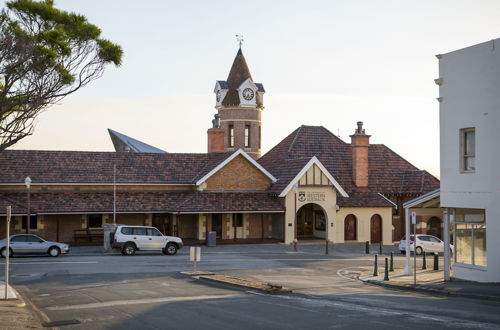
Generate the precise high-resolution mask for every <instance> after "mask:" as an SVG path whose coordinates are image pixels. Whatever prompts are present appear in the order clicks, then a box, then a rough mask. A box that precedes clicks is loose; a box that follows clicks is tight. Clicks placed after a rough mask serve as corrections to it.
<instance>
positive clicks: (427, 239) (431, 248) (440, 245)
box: [399, 234, 453, 255]
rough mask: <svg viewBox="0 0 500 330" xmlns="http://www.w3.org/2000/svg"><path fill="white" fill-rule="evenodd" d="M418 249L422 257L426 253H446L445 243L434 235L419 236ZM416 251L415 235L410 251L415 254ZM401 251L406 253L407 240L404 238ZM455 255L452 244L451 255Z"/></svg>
mask: <svg viewBox="0 0 500 330" xmlns="http://www.w3.org/2000/svg"><path fill="white" fill-rule="evenodd" d="M416 245H417V248H416V250H415V251H416V252H415V253H416V254H417V255H420V254H422V253H424V252H426V253H443V252H444V242H443V241H442V240H440V239H439V238H437V237H436V236H432V235H420V234H419V235H417V244H416ZM414 249H415V244H414V238H413V235H410V251H411V252H413V251H414ZM399 251H401V253H403V254H405V253H406V239H405V237H404V236H403V239H401V241H400V242H399ZM452 253H453V245H451V244H450V254H452Z"/></svg>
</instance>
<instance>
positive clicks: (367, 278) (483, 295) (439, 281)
mask: <svg viewBox="0 0 500 330" xmlns="http://www.w3.org/2000/svg"><path fill="white" fill-rule="evenodd" d="M359 279H360V280H361V281H363V282H366V283H369V284H373V285H378V286H383V287H386V288H391V289H399V290H408V291H416V292H422V293H429V294H436V295H442V296H456V297H464V298H474V299H483V300H491V301H498V302H500V284H495V283H476V282H467V281H460V280H453V279H452V280H451V281H446V282H445V281H444V274H443V271H442V270H437V271H436V270H417V281H416V285H414V284H413V283H414V277H413V273H412V274H411V275H404V270H403V269H395V270H394V272H389V280H388V281H384V269H383V268H381V269H380V268H379V275H378V276H373V271H371V272H369V273H368V272H365V273H364V274H362V275H360V276H359Z"/></svg>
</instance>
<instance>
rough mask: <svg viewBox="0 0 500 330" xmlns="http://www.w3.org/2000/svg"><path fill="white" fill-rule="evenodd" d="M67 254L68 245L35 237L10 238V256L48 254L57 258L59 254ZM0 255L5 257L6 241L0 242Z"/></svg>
mask: <svg viewBox="0 0 500 330" xmlns="http://www.w3.org/2000/svg"><path fill="white" fill-rule="evenodd" d="M68 252H69V245H68V244H64V243H58V242H49V241H46V240H44V239H43V238H40V237H38V236H36V235H31V234H18V235H12V236H10V256H13V255H16V254H48V255H49V256H51V257H57V256H59V255H60V254H61V253H62V254H65V253H68ZM0 255H1V256H2V258H5V257H6V256H7V239H5V238H4V239H3V240H1V241H0Z"/></svg>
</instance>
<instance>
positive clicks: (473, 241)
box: [453, 219, 488, 269]
mask: <svg viewBox="0 0 500 330" xmlns="http://www.w3.org/2000/svg"><path fill="white" fill-rule="evenodd" d="M459 225H468V226H470V239H471V251H470V252H471V263H466V262H460V261H457V255H458V253H457V248H458V242H457V238H458V236H457V227H458V226H459ZM476 226H484V227H485V228H486V227H487V226H486V219H485V221H484V222H470V221H457V222H455V225H454V228H453V236H454V237H453V240H454V245H453V246H454V251H453V252H454V253H453V259H454V260H453V261H454V262H455V264H457V265H460V266H464V267H470V268H478V269H487V268H488V250H485V254H486V265H485V266H484V265H478V264H476V236H475V230H476V229H477V228H476ZM466 229H467V228H466ZM485 239H486V238H485Z"/></svg>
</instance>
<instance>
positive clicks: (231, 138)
mask: <svg viewBox="0 0 500 330" xmlns="http://www.w3.org/2000/svg"><path fill="white" fill-rule="evenodd" d="M214 93H215V95H216V105H215V108H216V109H217V111H218V118H217V121H216V122H215V121H214V128H219V127H220V130H223V131H224V142H223V143H224V150H223V151H233V150H238V149H240V148H241V149H243V150H245V152H247V153H248V154H249V155H251V156H252V157H254V158H256V159H257V158H259V157H260V154H261V127H262V120H261V118H262V110H263V109H264V106H263V98H264V93H265V90H264V86H263V85H262V84H259V83H254V82H253V79H252V75H251V74H250V70H249V69H248V65H247V62H246V61H245V57H244V56H243V52H242V51H241V48H240V49H239V50H238V53H237V54H236V57H235V59H234V62H233V66H232V67H231V70H230V71H229V75H228V77H227V80H225V81H224V80H218V81H217V82H216V84H215V89H214ZM211 130H213V129H211ZM221 135H222V134H221ZM210 138H211V135H210V130H209V151H211V150H210V144H211V142H210ZM212 144H213V143H212ZM213 151H218V150H213Z"/></svg>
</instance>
